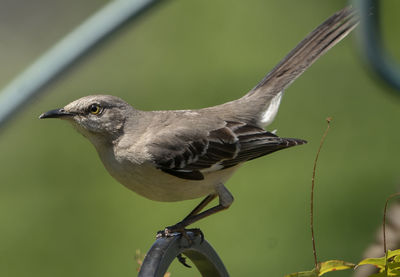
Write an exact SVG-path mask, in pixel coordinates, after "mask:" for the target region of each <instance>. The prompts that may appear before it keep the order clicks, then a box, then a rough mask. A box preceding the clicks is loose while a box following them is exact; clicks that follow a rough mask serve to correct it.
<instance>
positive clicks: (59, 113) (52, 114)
mask: <svg viewBox="0 0 400 277" xmlns="http://www.w3.org/2000/svg"><path fill="white" fill-rule="evenodd" d="M73 115H74V114H72V113H69V112H67V111H65V110H64V109H55V110H51V111H48V112H45V113H42V114H41V115H40V116H39V118H40V119H42V118H60V117H65V116H73Z"/></svg>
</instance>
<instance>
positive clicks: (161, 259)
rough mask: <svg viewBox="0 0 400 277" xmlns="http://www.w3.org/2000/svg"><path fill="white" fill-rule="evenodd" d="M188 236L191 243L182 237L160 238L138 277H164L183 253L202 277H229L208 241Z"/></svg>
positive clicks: (198, 236)
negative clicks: (177, 257)
mask: <svg viewBox="0 0 400 277" xmlns="http://www.w3.org/2000/svg"><path fill="white" fill-rule="evenodd" d="M187 234H188V236H189V238H190V239H191V240H192V242H191V243H189V241H188V240H187V239H186V238H184V237H182V236H181V235H176V236H172V237H163V238H158V239H157V240H156V241H155V242H154V244H153V246H152V247H151V248H150V250H149V252H148V253H147V254H146V257H145V259H144V261H143V264H142V266H141V269H140V272H139V275H138V277H163V276H164V274H165V273H166V272H167V269H168V267H169V266H170V264H171V263H172V262H173V260H174V259H175V258H176V256H178V255H179V254H181V253H183V254H185V256H187V257H188V258H189V259H190V260H191V261H192V262H193V263H194V264H195V266H196V267H197V269H198V270H199V272H200V273H201V275H202V276H204V277H228V276H229V274H228V272H227V270H226V268H225V266H224V264H223V263H222V261H221V259H220V258H219V256H218V254H217V253H216V252H215V250H214V249H213V248H212V247H211V245H210V244H209V243H208V242H207V241H206V240H203V241H202V238H201V236H200V235H194V234H193V233H192V232H188V233H187Z"/></svg>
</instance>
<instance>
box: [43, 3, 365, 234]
mask: <svg viewBox="0 0 400 277" xmlns="http://www.w3.org/2000/svg"><path fill="white" fill-rule="evenodd" d="M357 23H358V17H357V14H356V13H355V11H354V10H353V9H352V8H351V7H346V8H344V9H342V10H340V11H339V12H337V13H335V14H334V15H332V16H331V17H330V18H328V19H327V20H326V21H324V22H323V23H322V24H321V25H319V26H318V27H317V28H316V29H315V30H314V31H312V32H311V33H310V34H309V35H308V36H307V37H306V38H305V39H303V40H302V41H301V42H300V43H299V44H298V45H297V46H296V47H295V48H294V49H293V50H292V51H291V52H290V53H289V54H288V55H287V56H286V57H285V58H284V59H283V60H282V61H281V62H280V63H279V64H278V65H277V66H276V67H275V68H273V69H272V71H271V72H270V73H269V74H267V75H266V76H265V77H264V78H263V79H262V80H261V82H259V83H258V84H257V85H256V86H255V87H254V88H253V89H251V90H250V91H249V92H248V93H246V94H245V95H244V96H243V97H241V98H239V99H236V100H233V101H230V102H226V103H224V104H220V105H216V106H212V107H207V108H202V109H195V110H160V111H143V110H139V109H136V108H133V107H132V106H131V105H130V104H128V103H127V102H125V101H124V100H122V99H121V98H118V97H116V96H111V95H89V96H85V97H82V98H80V99H78V100H75V101H73V102H71V103H69V104H67V105H66V106H64V107H63V108H59V109H54V110H50V111H48V112H45V113H43V114H41V115H40V116H39V118H41V119H45V118H59V119H63V120H66V121H68V122H70V123H71V124H72V125H73V126H74V127H75V128H76V130H77V131H78V132H79V133H81V134H82V135H83V136H84V137H86V138H87V139H88V140H89V141H90V142H91V143H92V144H93V145H94V147H95V148H96V150H97V152H98V154H99V157H100V159H101V161H102V163H103V164H104V166H105V168H106V170H107V171H108V172H109V173H110V174H111V176H112V177H114V178H115V179H116V180H117V181H118V182H120V183H121V184H122V185H124V186H126V187H127V188H129V189H130V190H132V191H134V192H136V193H137V194H139V195H141V196H144V197H146V198H148V199H151V200H155V201H162V202H174V201H183V200H188V199H197V198H200V197H203V198H204V199H203V200H202V201H201V202H200V204H198V205H197V206H196V207H195V208H194V209H193V210H192V211H191V212H190V213H189V214H188V215H187V216H186V217H185V218H184V219H183V220H181V221H179V222H178V223H176V224H174V225H171V226H168V227H166V228H165V229H164V230H163V231H161V232H159V233H158V235H160V234H161V236H171V235H174V234H176V233H181V234H182V233H183V234H184V233H185V232H186V230H190V229H187V227H188V226H189V225H191V224H193V223H195V222H197V221H198V220H200V219H203V218H205V217H207V216H210V215H212V214H215V213H217V212H219V211H222V210H226V209H227V208H229V207H230V206H231V204H232V203H233V199H234V198H233V196H232V194H231V193H230V192H229V190H228V189H227V187H226V186H225V183H226V182H227V180H228V179H229V178H230V177H231V176H232V174H233V173H234V172H235V171H236V170H237V169H238V168H239V167H240V166H241V165H242V164H243V163H245V162H248V161H250V160H253V159H256V158H259V157H262V156H265V155H268V154H271V153H273V152H276V151H279V150H283V149H286V148H290V147H293V146H296V145H302V144H305V143H306V141H305V140H302V139H296V138H285V137H279V136H278V135H276V134H275V133H274V132H269V131H266V130H265V129H264V128H265V127H266V126H268V125H269V124H270V123H271V122H272V121H273V120H274V118H275V116H276V114H277V112H278V108H279V105H280V102H281V98H282V96H283V93H284V90H285V89H286V88H287V87H288V86H289V85H290V84H291V83H292V82H293V81H294V80H295V79H296V78H298V77H299V76H300V75H301V74H302V73H303V72H304V71H305V70H306V69H307V68H308V67H310V66H311V64H313V63H314V62H315V61H316V60H317V59H318V58H319V57H320V56H321V55H323V54H324V53H325V52H327V51H328V50H329V49H330V48H332V47H333V46H334V45H335V44H337V43H338V42H339V41H341V40H342V39H343V38H344V37H345V36H346V35H347V34H349V33H350V32H351V31H352V30H353V29H354V28H355V26H356V25H357ZM217 197H218V200H219V202H218V204H217V205H215V206H213V207H211V208H208V209H205V208H206V206H207V205H208V204H209V203H210V202H211V201H212V200H213V199H215V198H217Z"/></svg>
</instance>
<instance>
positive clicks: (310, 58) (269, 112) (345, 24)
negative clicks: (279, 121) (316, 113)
mask: <svg viewBox="0 0 400 277" xmlns="http://www.w3.org/2000/svg"><path fill="white" fill-rule="evenodd" d="M358 21H359V19H358V15H357V13H356V12H355V11H354V10H353V9H352V8H351V7H346V8H344V9H342V10H340V11H339V12H337V13H335V14H334V15H332V16H331V17H330V18H328V19H327V20H326V21H324V22H323V23H322V24H321V25H319V26H318V27H317V28H316V29H315V30H314V31H312V32H311V33H310V34H309V35H308V36H307V37H306V38H305V39H303V40H302V41H301V42H300V43H299V44H298V45H297V46H296V47H295V48H294V49H293V50H292V51H291V52H290V53H289V54H288V55H287V56H286V57H285V58H284V59H283V60H282V61H281V62H280V63H279V64H278V65H277V66H276V67H275V68H274V69H272V71H271V72H270V73H268V74H267V75H266V76H265V77H264V79H262V80H261V82H260V83H259V84H257V86H255V87H254V88H253V89H252V90H251V91H249V92H248V93H247V94H246V95H244V96H243V97H242V98H240V99H238V100H235V101H232V102H228V103H225V104H223V105H221V106H224V108H226V109H229V108H230V105H234V106H232V107H235V109H236V111H235V116H236V117H237V118H238V120H242V121H245V122H249V123H252V124H256V125H258V126H267V125H268V124H270V123H271V122H272V121H273V119H274V117H275V115H276V114H277V112H278V109H279V104H280V100H281V97H282V94H283V91H284V90H285V89H286V88H287V87H288V86H289V85H290V84H291V83H292V82H293V81H294V80H296V79H297V78H298V77H299V76H300V75H301V74H302V73H303V72H304V71H305V70H306V69H307V68H308V67H310V66H311V65H312V64H313V63H314V62H315V61H316V60H317V59H318V58H319V57H321V56H322V55H323V54H324V53H326V52H327V51H328V50H329V49H330V48H332V47H333V46H334V45H336V44H337V43H338V42H340V41H341V40H342V39H343V38H344V37H346V36H347V35H348V34H349V33H350V32H351V31H352V30H353V29H354V28H355V27H356V26H357V24H358ZM239 103H240V104H239ZM238 104H239V105H238ZM226 109H225V110H226Z"/></svg>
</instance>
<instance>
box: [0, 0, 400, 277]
mask: <svg viewBox="0 0 400 277" xmlns="http://www.w3.org/2000/svg"><path fill="white" fill-rule="evenodd" d="M105 3H106V1H100V0H96V1H94V0H87V1H78V0H70V1H50V0H37V1H29V0H1V1H0V58H1V66H0V86H1V87H2V86H5V85H6V84H7V83H8V82H9V81H10V80H11V79H12V78H13V77H15V76H16V75H17V74H18V73H19V72H21V71H22V70H23V69H24V68H25V67H26V66H28V65H29V64H30V63H31V62H33V61H34V60H35V59H36V58H37V57H38V56H39V55H40V54H42V53H44V52H45V51H46V50H47V49H48V48H49V47H50V46H51V45H53V44H54V43H55V42H57V40H59V39H60V38H62V37H63V36H64V35H65V34H66V33H68V32H69V31H71V30H72V29H73V28H74V27H76V26H77V25H79V23H80V22H82V21H83V20H84V19H85V18H87V17H88V16H89V15H91V14H92V13H93V12H95V11H96V10H98V9H99V8H101V7H102V5H104V4H105ZM345 5H346V1H338V0H329V1H323V2H321V1H319V0H307V1H290V0H274V1H211V0H208V1H186V0H170V1H165V3H163V4H161V5H159V6H158V7H156V8H155V9H154V10H152V11H151V12H150V13H147V14H146V15H145V16H143V17H141V18H140V20H138V21H137V22H135V23H134V24H131V25H129V26H127V27H125V28H124V30H123V31H122V32H119V33H118V34H117V35H115V36H114V38H113V39H112V40H110V41H108V42H107V43H105V44H104V45H102V47H99V48H97V49H96V50H95V51H92V53H91V54H90V55H89V56H88V57H86V58H85V59H84V60H83V61H82V62H80V63H79V64H78V65H77V66H75V67H73V69H72V70H69V71H68V72H67V73H66V74H63V76H62V78H61V79H60V80H59V81H57V82H56V83H54V84H53V85H51V86H50V87H48V88H47V89H46V90H45V91H44V93H43V94H41V95H40V96H37V97H36V98H35V99H34V100H33V101H31V103H30V104H29V105H27V106H26V107H24V108H23V111H19V113H17V114H16V115H15V118H13V120H12V121H11V122H10V123H9V124H7V126H6V127H5V128H3V129H1V130H0V174H1V175H0V176H1V179H0V180H1V181H0V276H8V277H17V276H18V277H19V276H42V277H44V276H58V277H62V276H136V274H137V272H136V270H137V263H136V262H135V252H136V250H137V249H140V250H141V251H142V252H143V253H145V252H146V251H147V249H148V248H149V247H150V246H151V244H152V243H153V241H154V235H155V232H156V231H157V230H159V229H162V228H163V227H164V226H167V225H171V224H173V223H176V222H177V221H178V220H180V219H182V217H183V216H185V215H186V214H187V212H188V211H190V210H191V209H192V208H193V207H194V206H195V205H196V204H197V203H198V201H199V200H194V201H186V202H180V203H158V202H154V201H150V200H147V199H144V198H142V197H140V196H138V195H136V194H135V193H133V192H131V191H129V190H127V189H126V188H124V187H123V186H122V185H120V184H118V183H117V182H116V181H115V180H113V179H112V178H111V177H110V176H109V175H108V173H107V172H106V171H105V170H104V168H103V165H102V164H101V162H100V160H99V158H98V157H97V154H96V152H95V150H94V148H93V147H92V146H91V145H90V144H89V142H88V141H86V140H85V139H84V138H83V137H82V136H80V135H79V134H77V133H76V132H75V131H74V130H73V128H72V127H71V126H69V125H68V124H67V123H66V122H62V121H57V120H46V121H39V120H38V115H39V114H40V113H42V112H44V111H47V110H49V109H53V108H57V107H60V106H63V105H65V104H67V103H69V102H70V101H72V100H75V99H76V98H79V97H81V96H85V95H88V94H94V93H107V94H113V95H116V96H119V97H122V98H123V99H125V100H126V101H128V102H129V103H131V104H132V105H133V106H135V107H136V108H139V109H144V110H152V109H186V108H201V107H206V106H211V105H216V104H220V103H223V102H225V101H228V100H232V99H235V98H238V97H240V96H241V95H243V94H244V93H245V92H247V91H248V90H249V89H251V88H252V87H253V86H254V85H256V84H257V82H258V81H259V80H261V79H262V77H263V76H264V75H265V74H266V73H267V72H268V71H269V70H270V69H271V68H272V67H273V66H274V65H275V64H276V63H277V62H279V60H280V59H281V58H283V57H284V56H285V55H286V54H287V53H288V52H289V51H290V50H291V49H292V48H293V47H294V46H295V45H296V44H297V43H298V42H299V41H300V40H301V39H302V38H303V37H304V36H305V35H306V34H307V33H308V32H310V31H311V30H312V29H313V28H315V27H316V26H317V25H318V24H320V23H321V22H322V21H323V20H325V19H326V18H327V17H329V16H330V15H331V14H333V13H334V12H335V11H337V10H339V9H341V8H342V7H343V6H345ZM399 8H400V3H399V2H398V1H396V0H390V1H389V0H387V1H385V2H384V6H383V15H384V16H383V19H384V24H383V27H384V30H385V32H384V34H385V39H386V43H387V46H388V47H389V49H391V50H392V54H393V55H394V56H395V57H397V58H400V51H398V46H399V45H400V37H399V36H398V28H399V26H400V21H399V19H398V11H399ZM399 108H400V98H399V97H397V96H396V95H395V94H394V93H393V91H392V90H391V89H390V88H389V87H387V86H385V84H383V83H382V82H380V81H379V80H377V79H376V77H374V75H373V74H372V73H371V72H370V71H369V70H368V69H367V68H366V66H365V63H364V62H363V60H362V59H361V55H360V52H359V49H358V48H357V46H356V43H355V36H354V34H352V35H350V36H349V37H348V38H346V39H345V40H344V41H343V42H342V43H340V44H339V45H337V46H336V47H335V48H333V49H332V50H331V51H330V52H329V53H328V54H327V55H325V56H324V57H322V58H321V59H320V60H319V61H318V62H317V63H316V64H314V65H313V66H312V67H311V68H310V69H309V70H308V71H307V72H306V73H305V74H304V75H303V76H302V77H301V78H300V79H298V80H297V81H296V82H295V83H294V84H293V85H292V86H291V87H290V88H289V89H288V90H287V92H286V94H285V97H284V99H283V101H282V104H281V108H280V111H279V114H278V116H277V118H276V120H275V122H274V123H273V124H272V125H271V126H270V127H269V129H271V130H272V129H278V134H279V135H281V136H290V137H298V138H303V139H306V140H308V141H309V143H308V144H307V145H305V146H301V147H296V148H293V149H290V150H286V151H282V152H278V153H275V154H273V155H271V156H268V157H264V158H262V159H258V160H255V161H252V162H250V163H248V164H247V165H245V166H243V168H242V169H241V170H240V171H239V172H237V173H236V174H235V175H234V177H233V178H232V179H231V180H230V181H229V183H228V184H227V186H228V187H229V188H230V190H231V192H232V193H233V195H234V196H235V202H234V204H233V206H231V208H230V209H229V210H227V211H225V212H223V213H220V214H218V215H214V216H212V217H210V218H207V219H205V220H203V221H201V222H199V223H198V224H196V226H198V227H201V228H202V230H203V231H204V233H205V235H206V239H207V240H208V241H209V242H210V243H211V244H212V245H213V246H214V247H215V249H216V250H217V251H218V253H219V254H220V256H221V258H222V259H223V261H224V263H225V265H226V266H227V268H228V270H229V272H230V273H231V275H232V276H283V274H286V273H290V272H295V271H301V270H306V269H310V268H312V266H313V257H312V250H311V239H310V230H309V200H310V197H309V195H310V185H311V184H310V183H311V174H312V167H313V160H314V157H315V154H316V151H317V147H318V145H319V141H320V138H321V135H322V133H323V131H324V129H325V127H326V123H325V118H326V117H328V116H332V117H333V118H334V120H333V122H332V129H331V131H330V133H329V135H328V138H327V140H326V144H325V147H324V148H323V150H322V153H321V157H320V162H319V165H318V172H317V178H316V203H315V205H316V217H315V220H316V224H315V231H316V242H317V248H318V253H319V259H320V260H326V259H333V258H341V259H344V260H348V261H353V262H357V261H359V259H360V258H361V256H362V253H363V251H364V249H365V248H366V247H367V245H368V244H369V243H371V242H372V241H373V239H374V233H375V230H376V229H377V227H378V225H379V224H380V223H381V218H382V209H383V205H384V202H385V199H386V197H387V196H388V195H389V194H391V193H393V192H395V191H396V190H397V188H398V185H399V184H400V172H399V168H400V159H399V156H400V147H399V136H400V131H399V123H398V119H399V118H400V109H399ZM170 271H171V273H172V277H175V276H199V274H198V272H197V271H196V270H194V269H192V270H188V269H187V268H184V267H183V266H181V265H179V264H178V263H175V264H174V265H173V266H172V267H171V269H170ZM332 275H336V276H350V272H349V273H340V272H337V273H334V274H332Z"/></svg>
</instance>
